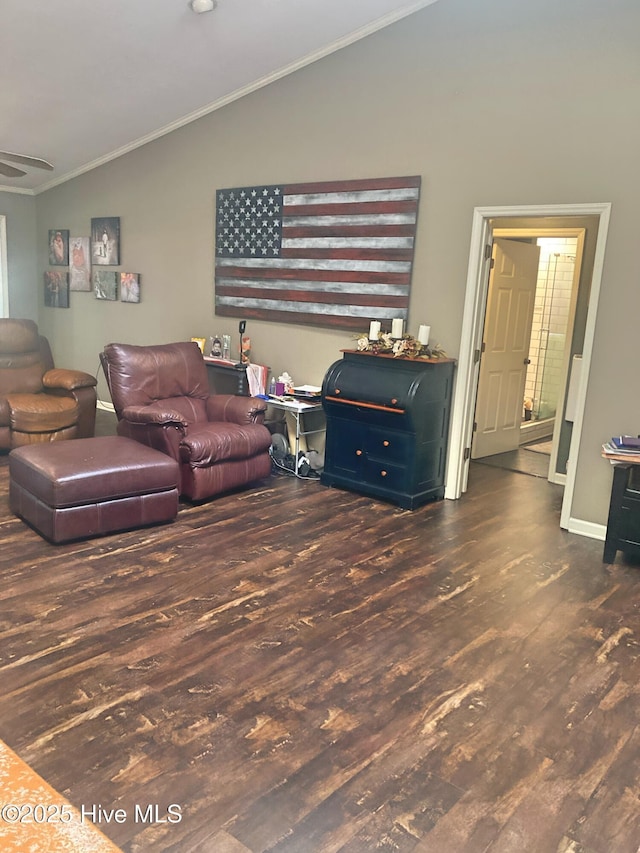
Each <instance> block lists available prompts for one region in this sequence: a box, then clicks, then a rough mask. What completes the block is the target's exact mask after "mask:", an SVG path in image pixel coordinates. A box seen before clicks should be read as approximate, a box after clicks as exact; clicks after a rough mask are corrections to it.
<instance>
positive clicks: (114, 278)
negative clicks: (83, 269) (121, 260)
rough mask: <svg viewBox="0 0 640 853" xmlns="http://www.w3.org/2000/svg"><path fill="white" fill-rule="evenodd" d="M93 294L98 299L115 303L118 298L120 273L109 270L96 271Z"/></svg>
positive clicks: (94, 273)
mask: <svg viewBox="0 0 640 853" xmlns="http://www.w3.org/2000/svg"><path fill="white" fill-rule="evenodd" d="M93 292H94V293H95V296H96V299H107V300H108V301H110V302H114V301H115V300H116V299H117V298H118V273H117V272H110V271H109V270H94V271H93Z"/></svg>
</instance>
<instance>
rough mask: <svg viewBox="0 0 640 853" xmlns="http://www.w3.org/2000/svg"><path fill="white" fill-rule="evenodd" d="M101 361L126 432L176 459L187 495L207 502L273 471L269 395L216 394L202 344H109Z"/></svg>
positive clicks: (182, 490) (182, 489) (181, 487)
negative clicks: (266, 422)
mask: <svg viewBox="0 0 640 853" xmlns="http://www.w3.org/2000/svg"><path fill="white" fill-rule="evenodd" d="M100 361H101V364H102V368H103V370H104V373H105V376H106V379H107V385H108V386H109V392H110V394H111V399H112V401H113V405H114V408H115V411H116V416H117V418H118V426H117V431H118V434H119V435H123V436H126V437H127V438H133V439H135V440H136V441H139V442H141V443H142V444H146V445H148V446H149V447H153V448H155V449H156V450H160V451H162V452H163V453H166V454H168V455H169V456H172V457H173V458H174V459H176V460H177V461H178V463H179V465H180V484H179V490H180V494H181V495H184V496H185V497H187V498H188V499H189V500H192V501H199V500H203V499H204V498H208V497H211V496H212V495H216V494H220V493H221V492H226V491H229V490H230V489H234V488H237V487H239V486H244V485H246V484H248V483H252V482H255V481H257V480H261V479H263V478H265V477H267V476H269V474H270V473H271V456H270V455H269V448H270V446H271V433H270V432H269V430H268V429H267V428H266V427H265V426H264V424H263V421H264V413H265V410H266V408H267V404H266V402H265V401H264V400H260V399H258V398H257V397H236V396H233V395H231V394H212V392H211V390H210V388H209V382H208V377H207V368H206V365H205V363H204V360H203V358H202V353H201V352H200V349H199V348H198V345H197V344H195V343H192V342H190V341H188V342H187V341H184V342H179V343H172V344H159V345H157V346H134V345H131V344H107V346H105V348H104V352H102V353H101V354H100Z"/></svg>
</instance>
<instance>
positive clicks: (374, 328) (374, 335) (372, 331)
mask: <svg viewBox="0 0 640 853" xmlns="http://www.w3.org/2000/svg"><path fill="white" fill-rule="evenodd" d="M379 334H380V323H379V322H378V320H372V321H371V322H370V323H369V340H370V341H377V340H378V335H379Z"/></svg>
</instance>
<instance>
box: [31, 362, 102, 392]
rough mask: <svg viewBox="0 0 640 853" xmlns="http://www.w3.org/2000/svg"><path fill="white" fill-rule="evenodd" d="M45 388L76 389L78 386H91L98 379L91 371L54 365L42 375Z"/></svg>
mask: <svg viewBox="0 0 640 853" xmlns="http://www.w3.org/2000/svg"><path fill="white" fill-rule="evenodd" d="M42 384H43V385H44V387H45V388H60V389H63V390H64V391H75V390H76V388H91V387H93V386H94V385H97V384H98V380H97V379H96V377H95V376H92V375H91V374H90V373H85V372H84V371H82V370H67V369H66V368H64V367H54V368H53V369H52V370H47V372H46V373H45V374H44V376H43V377H42Z"/></svg>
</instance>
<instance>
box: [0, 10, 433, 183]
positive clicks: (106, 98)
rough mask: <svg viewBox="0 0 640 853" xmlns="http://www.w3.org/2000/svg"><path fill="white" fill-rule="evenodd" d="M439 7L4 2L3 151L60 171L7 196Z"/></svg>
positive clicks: (62, 176) (27, 179)
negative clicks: (198, 8)
mask: <svg viewBox="0 0 640 853" xmlns="http://www.w3.org/2000/svg"><path fill="white" fill-rule="evenodd" d="M433 2H436V0H219V3H218V8H217V9H216V10H215V11H214V12H207V13H205V14H202V15H196V14H194V13H193V12H192V11H191V9H190V8H189V6H188V2H187V0H101V2H97V0H2V1H1V2H0V80H1V81H2V83H1V84H0V150H2V151H9V152H14V153H20V154H27V155H30V156H34V157H41V158H44V159H45V160H49V161H50V162H51V163H53V165H54V167H55V169H54V171H53V172H47V171H42V170H39V169H32V168H30V169H27V175H26V176H24V177H22V178H6V177H4V176H1V175H0V190H2V189H5V190H6V189H11V190H14V191H28V192H41V191H42V190H44V189H46V188H48V187H51V186H55V185H56V184H59V183H62V182H63V181H65V180H68V179H69V178H71V177H73V176H75V175H77V174H80V173H82V172H84V171H87V170H88V169H90V168H93V167H95V166H97V165H99V164H100V163H104V162H106V161H107V160H110V159H113V157H116V156H119V155H120V154H123V153H125V152H126V151H128V150H131V149H132V148H135V147H137V146H138V145H141V144H144V143H145V142H148V141H150V140H151V139H154V138H156V137H158V136H161V135H162V134H164V133H167V132H169V131H171V130H174V129H175V128H176V127H179V126H180V125H182V124H185V123H186V122H188V121H191V120H193V119H195V118H198V117H200V116H202V115H205V114H206V113H208V112H211V111H212V110H213V109H216V108H218V107H220V106H222V105H224V104H225V103H228V102H229V101H231V100H234V99H235V98H238V97H241V96H242V95H244V94H247V93H248V92H251V91H253V90H255V89H256V88H258V87H260V86H263V85H265V84H266V83H269V82H271V81H273V80H275V79H278V78H279V77H282V76H283V75H285V74H288V73H291V72H292V71H295V70H296V69H297V68H300V67H302V66H304V65H306V64H308V63H310V62H313V61H314V60H316V59H319V58H320V57H322V56H325V55H327V54H328V53H331V52H332V51H334V50H337V49H339V48H340V47H343V46H345V45H347V44H350V43H352V42H353V41H356V40H358V39H359V38H363V37H365V36H366V35H369V34H370V33H372V32H375V31H376V30H378V29H381V28H382V27H385V26H388V25H389V24H391V23H393V22H395V21H397V20H399V19H400V18H403V17H405V16H406V15H410V14H412V13H413V12H416V11H418V10H419V9H422V8H424V7H425V6H429V5H430V4H431V3H433ZM7 162H8V161H7Z"/></svg>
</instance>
